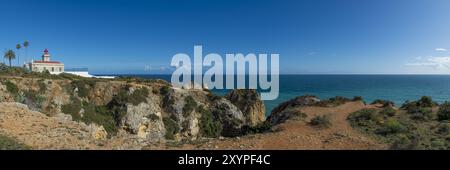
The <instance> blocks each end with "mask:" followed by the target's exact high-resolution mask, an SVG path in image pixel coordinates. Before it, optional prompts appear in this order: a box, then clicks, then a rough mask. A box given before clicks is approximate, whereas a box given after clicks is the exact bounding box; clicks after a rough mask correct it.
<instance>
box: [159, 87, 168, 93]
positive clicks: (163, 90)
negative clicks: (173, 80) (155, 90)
mask: <svg viewBox="0 0 450 170" xmlns="http://www.w3.org/2000/svg"><path fill="white" fill-rule="evenodd" d="M169 90H170V88H169V86H163V87H161V89H159V93H160V94H161V95H166V94H168V93H169Z"/></svg>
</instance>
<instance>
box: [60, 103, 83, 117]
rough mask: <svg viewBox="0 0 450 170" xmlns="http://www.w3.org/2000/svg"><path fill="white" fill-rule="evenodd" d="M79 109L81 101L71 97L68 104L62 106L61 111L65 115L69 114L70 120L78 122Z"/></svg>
mask: <svg viewBox="0 0 450 170" xmlns="http://www.w3.org/2000/svg"><path fill="white" fill-rule="evenodd" d="M81 108H82V105H81V101H80V100H79V99H78V98H75V97H72V98H71V102H70V103H67V104H64V105H62V107H61V111H62V112H63V113H65V114H70V115H71V116H72V120H74V121H80V120H81V115H80V111H81Z"/></svg>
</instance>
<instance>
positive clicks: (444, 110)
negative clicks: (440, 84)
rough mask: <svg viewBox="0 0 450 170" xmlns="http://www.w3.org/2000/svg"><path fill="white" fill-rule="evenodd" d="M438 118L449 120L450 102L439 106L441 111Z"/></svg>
mask: <svg viewBox="0 0 450 170" xmlns="http://www.w3.org/2000/svg"><path fill="white" fill-rule="evenodd" d="M437 117H438V120H440V121H444V120H445V121H447V120H450V103H449V102H445V103H444V104H442V105H441V106H440V107H439V111H438V113H437Z"/></svg>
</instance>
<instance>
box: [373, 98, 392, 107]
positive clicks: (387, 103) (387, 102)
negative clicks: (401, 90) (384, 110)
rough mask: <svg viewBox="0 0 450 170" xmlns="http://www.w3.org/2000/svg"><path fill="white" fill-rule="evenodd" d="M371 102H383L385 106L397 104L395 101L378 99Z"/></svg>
mask: <svg viewBox="0 0 450 170" xmlns="http://www.w3.org/2000/svg"><path fill="white" fill-rule="evenodd" d="M371 104H381V105H383V107H394V106H395V104H394V102H393V101H389V100H382V99H376V100H374V101H373V102H372V103H371Z"/></svg>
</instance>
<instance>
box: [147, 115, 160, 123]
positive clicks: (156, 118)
mask: <svg viewBox="0 0 450 170" xmlns="http://www.w3.org/2000/svg"><path fill="white" fill-rule="evenodd" d="M147 118H149V119H150V120H152V121H156V120H159V116H157V115H155V114H150V115H148V116H147Z"/></svg>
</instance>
